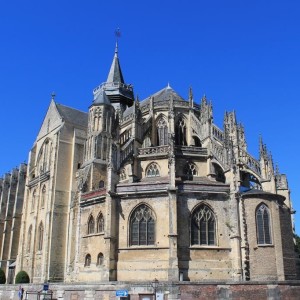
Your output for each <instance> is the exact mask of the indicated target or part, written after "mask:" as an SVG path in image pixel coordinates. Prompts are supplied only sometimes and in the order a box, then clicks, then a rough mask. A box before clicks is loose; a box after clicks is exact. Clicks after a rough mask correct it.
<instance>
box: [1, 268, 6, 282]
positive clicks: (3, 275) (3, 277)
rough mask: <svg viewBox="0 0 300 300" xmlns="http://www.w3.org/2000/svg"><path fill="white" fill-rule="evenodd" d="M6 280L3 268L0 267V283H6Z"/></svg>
mask: <svg viewBox="0 0 300 300" xmlns="http://www.w3.org/2000/svg"><path fill="white" fill-rule="evenodd" d="M5 282H6V276H5V273H4V271H3V270H2V269H0V284H4V283H5Z"/></svg>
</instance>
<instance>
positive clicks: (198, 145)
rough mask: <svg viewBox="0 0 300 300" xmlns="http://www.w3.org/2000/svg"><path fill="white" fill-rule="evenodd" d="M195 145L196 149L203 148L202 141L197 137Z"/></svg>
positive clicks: (194, 140) (194, 139)
mask: <svg viewBox="0 0 300 300" xmlns="http://www.w3.org/2000/svg"><path fill="white" fill-rule="evenodd" d="M193 143H194V146H195V147H202V145H201V142H200V139H199V138H198V137H197V136H193Z"/></svg>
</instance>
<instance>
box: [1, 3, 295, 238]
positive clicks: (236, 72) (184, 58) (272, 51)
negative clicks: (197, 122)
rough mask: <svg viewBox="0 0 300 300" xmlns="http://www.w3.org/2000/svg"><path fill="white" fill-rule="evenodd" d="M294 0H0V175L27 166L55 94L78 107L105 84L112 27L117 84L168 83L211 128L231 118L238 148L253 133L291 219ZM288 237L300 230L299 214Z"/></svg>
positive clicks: (147, 87)
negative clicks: (278, 180) (202, 104)
mask: <svg viewBox="0 0 300 300" xmlns="http://www.w3.org/2000/svg"><path fill="white" fill-rule="evenodd" d="M299 15H300V3H299V1H296V0H295V1H291V0H288V1H276V0H275V1H263V0H261V1H257V0H252V1H240V0H239V1H230V0H229V1H223V0H217V1H216V0H215V1H214V0H212V1H202V0H190V1H179V0H173V1H169V0H166V1H163V0H161V1H156V0H152V1H119V0H115V1H99V0H89V1H77V0H74V1H66V0H60V1H56V0H52V1H35V0H31V1H20V0H19V1H13V0H12V1H2V2H1V4H0V37H1V46H0V95H1V99H2V100H1V107H0V122H1V123H0V124H1V127H0V128H1V129H0V130H1V147H0V174H4V173H5V172H8V171H10V170H11V169H12V168H13V167H15V166H18V165H19V164H20V163H21V162H23V161H27V157H28V152H29V150H30V148H31V146H32V145H33V143H34V140H35V138H36V135H37V133H38V131H39V128H40V126H41V123H42V121H43V117H44V115H45V113H46V111H47V107H48V105H49V103H50V98H51V93H52V92H53V91H55V93H56V95H57V96H56V101H57V102H59V103H62V104H65V105H68V106H71V107H74V108H77V109H80V110H83V111H87V109H88V106H89V105H90V104H91V101H92V90H93V88H94V87H96V86H97V85H98V84H100V83H102V82H103V81H105V80H106V77H107V74H108V71H109V68H110V64H111V61H112V58H113V53H114V47H115V36H114V30H115V29H116V28H117V27H120V29H121V32H122V36H121V38H120V41H119V57H120V61H121V67H122V70H123V75H124V77H125V81H126V82H127V83H132V84H133V85H134V91H135V94H136V95H137V94H138V95H139V98H140V99H144V98H145V97H147V96H149V95H150V94H152V93H154V92H156V91H158V90H160V89H161V88H163V87H165V86H167V84H168V83H170V85H171V87H172V88H173V89H175V90H176V91H177V92H178V93H179V94H180V95H181V96H183V97H185V98H186V97H187V95H188V90H189V87H190V86H192V87H193V91H194V97H195V99H196V101H199V100H200V98H201V97H202V95H203V94H206V96H207V97H208V99H211V100H212V102H213V107H214V121H215V123H216V124H217V125H218V126H219V127H222V123H223V116H224V112H225V110H227V111H230V110H233V109H234V110H235V111H236V113H237V118H238V121H239V122H242V123H243V124H244V126H245V131H246V138H247V143H248V150H249V152H250V153H251V154H252V155H253V156H255V157H257V156H258V139H259V134H261V135H262V136H263V139H264V142H265V143H266V144H267V146H268V149H269V150H270V151H271V152H272V154H273V158H274V162H275V163H278V164H279V168H280V171H281V172H282V173H286V174H287V175H288V179H289V185H290V188H291V191H292V193H291V196H292V200H293V203H294V208H295V209H296V210H297V211H298V214H300V200H299V197H300V187H299V169H300V166H299V159H297V157H296V155H297V154H298V155H299V150H298V149H299V146H300V145H299V143H300V142H299V137H300V135H299V125H298V118H299V116H300V105H299V99H300V85H299V82H300V59H299V53H300V18H299ZM298 214H296V231H297V232H298V233H299V232H300V215H299V216H298Z"/></svg>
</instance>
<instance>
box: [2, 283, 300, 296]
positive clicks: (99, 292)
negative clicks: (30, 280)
mask: <svg viewBox="0 0 300 300" xmlns="http://www.w3.org/2000/svg"><path fill="white" fill-rule="evenodd" d="M22 287H23V288H24V290H25V294H26V292H27V293H28V295H27V299H28V300H33V299H37V294H36V292H38V291H41V289H42V285H26V284H24V285H22ZM49 288H50V290H51V291H52V292H53V298H52V299H53V300H54V299H57V300H58V299H59V300H92V299H93V300H100V299H101V300H112V299H120V298H119V297H116V291H117V290H127V291H128V293H129V297H128V298H123V299H130V300H140V299H142V297H141V295H147V296H148V297H150V298H151V299H154V297H153V296H154V288H153V286H152V282H141V283H139V284H136V283H128V282H109V283H97V284H72V285H71V284H51V283H50V284H49ZM18 289H19V286H18V285H2V286H0V299H1V300H14V299H15V300H17V299H19V298H18ZM156 293H157V299H158V295H159V296H163V299H164V300H175V299H177V300H179V299H182V300H195V299H197V300H207V299H209V300H226V299H228V300H238V299H258V300H298V299H299V295H300V281H285V282H275V281H272V282H255V283H254V282H248V283H225V282H208V283H203V282H202V283H199V282H197V283H189V282H176V283H167V282H158V286H157V288H156ZM24 299H25V297H24ZM159 299H162V298H159Z"/></svg>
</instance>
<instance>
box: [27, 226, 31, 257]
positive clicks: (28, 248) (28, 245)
mask: <svg viewBox="0 0 300 300" xmlns="http://www.w3.org/2000/svg"><path fill="white" fill-rule="evenodd" d="M31 236H32V225H30V226H29V229H28V235H27V252H28V253H30V249H31Z"/></svg>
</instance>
